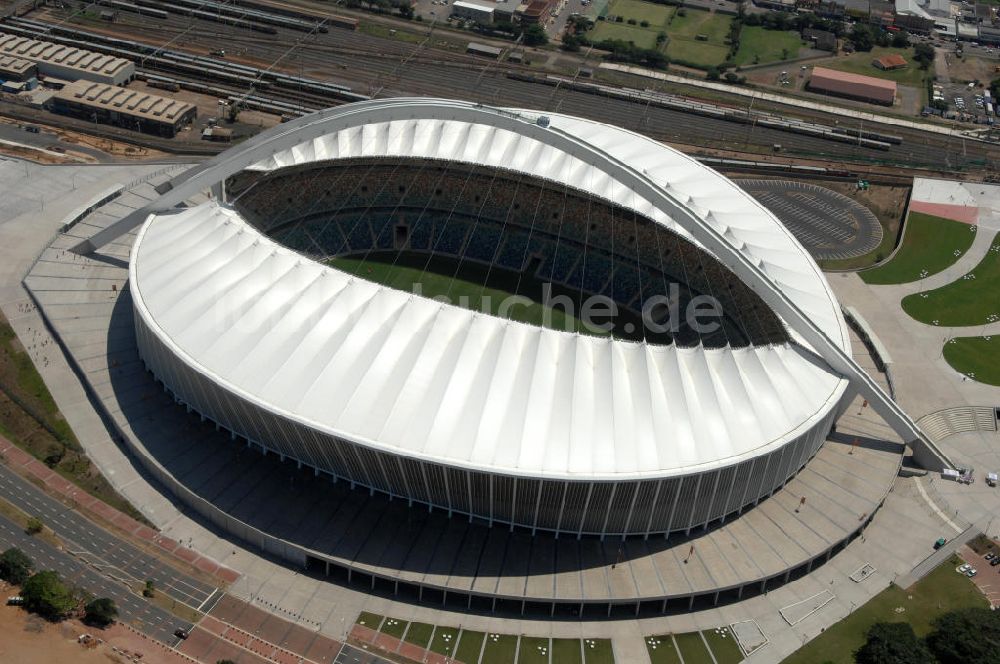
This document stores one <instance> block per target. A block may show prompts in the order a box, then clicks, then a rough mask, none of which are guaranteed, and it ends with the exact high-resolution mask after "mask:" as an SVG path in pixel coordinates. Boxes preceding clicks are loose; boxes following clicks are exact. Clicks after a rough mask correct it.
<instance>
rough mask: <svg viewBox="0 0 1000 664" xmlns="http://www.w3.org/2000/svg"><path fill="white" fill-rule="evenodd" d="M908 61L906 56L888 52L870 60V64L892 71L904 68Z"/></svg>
mask: <svg viewBox="0 0 1000 664" xmlns="http://www.w3.org/2000/svg"><path fill="white" fill-rule="evenodd" d="M908 65H909V63H908V62H907V61H906V58H904V57H903V56H901V55H900V54H899V53H890V54H888V55H883V56H882V57H879V58H875V59H874V60H872V66H873V67H876V68H877V69H881V70H882V71H893V70H895V69H905V68H906V67H907V66H908Z"/></svg>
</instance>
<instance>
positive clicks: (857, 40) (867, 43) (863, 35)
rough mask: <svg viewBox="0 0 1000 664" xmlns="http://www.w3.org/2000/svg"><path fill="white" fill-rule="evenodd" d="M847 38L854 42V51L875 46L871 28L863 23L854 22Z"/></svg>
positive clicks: (865, 49) (868, 49)
mask: <svg viewBox="0 0 1000 664" xmlns="http://www.w3.org/2000/svg"><path fill="white" fill-rule="evenodd" d="M848 39H850V40H851V43H852V44H854V50H855V51H870V50H872V47H873V46H875V36H874V35H873V34H872V29H871V27H870V26H867V25H865V24H864V23H858V24H856V25H855V26H854V29H853V30H851V34H850V36H849V37H848Z"/></svg>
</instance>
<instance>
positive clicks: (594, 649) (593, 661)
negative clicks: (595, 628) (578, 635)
mask: <svg viewBox="0 0 1000 664" xmlns="http://www.w3.org/2000/svg"><path fill="white" fill-rule="evenodd" d="M583 657H584V661H585V662H586V663H587V664H615V653H614V650H612V649H611V639H584V640H583Z"/></svg>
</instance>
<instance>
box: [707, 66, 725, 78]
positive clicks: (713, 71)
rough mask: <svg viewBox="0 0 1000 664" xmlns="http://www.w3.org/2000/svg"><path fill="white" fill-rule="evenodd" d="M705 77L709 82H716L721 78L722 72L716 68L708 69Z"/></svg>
mask: <svg viewBox="0 0 1000 664" xmlns="http://www.w3.org/2000/svg"><path fill="white" fill-rule="evenodd" d="M707 77H708V80H710V81H718V80H719V79H720V78H722V72H720V71H719V68H718V67H709V68H708V72H707Z"/></svg>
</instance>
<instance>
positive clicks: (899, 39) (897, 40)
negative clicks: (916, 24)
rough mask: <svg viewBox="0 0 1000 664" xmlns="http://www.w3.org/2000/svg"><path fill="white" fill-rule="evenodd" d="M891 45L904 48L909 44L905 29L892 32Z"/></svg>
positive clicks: (908, 35)
mask: <svg viewBox="0 0 1000 664" xmlns="http://www.w3.org/2000/svg"><path fill="white" fill-rule="evenodd" d="M892 45H893V46H894V47H895V48H906V47H907V46H909V45H910V34H909V33H908V32H907V31H906V30H900V31H899V32H895V33H893V35H892Z"/></svg>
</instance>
